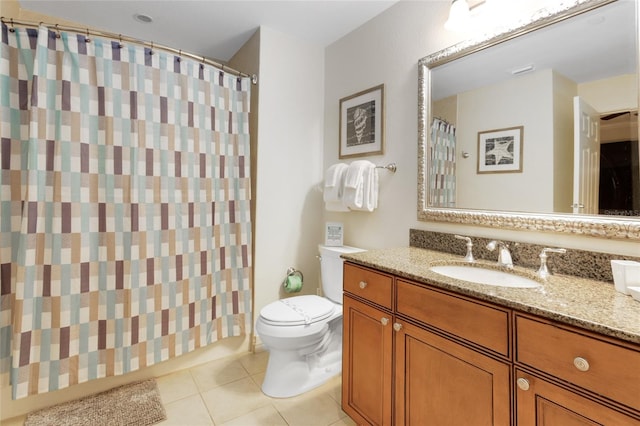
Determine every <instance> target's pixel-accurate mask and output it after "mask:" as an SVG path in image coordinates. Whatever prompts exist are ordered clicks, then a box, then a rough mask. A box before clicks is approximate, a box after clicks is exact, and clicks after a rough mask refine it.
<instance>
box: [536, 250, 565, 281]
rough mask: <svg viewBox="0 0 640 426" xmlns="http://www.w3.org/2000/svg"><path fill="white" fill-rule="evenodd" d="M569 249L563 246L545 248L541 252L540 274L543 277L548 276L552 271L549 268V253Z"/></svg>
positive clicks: (563, 251)
mask: <svg viewBox="0 0 640 426" xmlns="http://www.w3.org/2000/svg"><path fill="white" fill-rule="evenodd" d="M566 252H567V250H566V249H563V248H547V247H545V248H543V249H542V253H540V256H539V257H540V268H539V269H538V272H537V274H538V276H539V277H540V278H542V279H545V278H547V277H548V276H549V275H551V273H550V272H549V268H547V253H566Z"/></svg>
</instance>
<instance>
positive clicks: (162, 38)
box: [19, 0, 437, 62]
mask: <svg viewBox="0 0 640 426" xmlns="http://www.w3.org/2000/svg"><path fill="white" fill-rule="evenodd" d="M396 1H397V0H393V1H390V0H385V1H383V0H375V1H371V0H350V1H341V0H340V1H338V0H332V1H326V0H325V1H306V0H289V1H270V0H262V1H249V0H235V1H234V0H226V1H223V0H199V1H196V0H156V1H151V0H132V1H129V0H83V1H78V0H19V2H20V6H21V7H22V8H23V9H28V10H32V11H35V12H39V13H43V14H46V15H49V16H53V17H58V18H62V19H64V20H69V21H73V22H77V23H79V24H82V25H83V26H84V25H86V26H89V27H92V28H95V29H97V30H103V31H107V32H112V33H116V34H123V35H126V36H130V37H134V38H137V39H140V40H144V41H153V42H154V43H158V44H162V45H165V46H168V47H173V48H176V49H182V50H184V51H187V52H190V53H194V54H197V55H203V56H206V57H208V58H212V59H216V60H218V61H221V62H226V61H228V60H229V59H230V58H231V57H232V56H233V55H234V54H235V53H236V52H237V51H238V49H240V47H242V45H243V44H244V43H245V42H246V41H247V40H248V39H249V38H250V37H251V35H253V33H254V32H255V31H256V30H257V29H258V28H259V27H260V26H265V27H269V28H271V29H273V30H277V31H280V32H282V33H285V34H288V35H291V36H293V37H296V38H299V39H302V40H306V41H307V42H309V43H312V44H317V45H319V46H322V47H326V46H328V45H330V44H331V43H333V42H334V41H336V40H338V39H339V38H341V37H342V36H344V35H346V34H348V33H349V32H351V31H353V30H354V29H356V28H358V27H359V26H361V25H362V24H364V23H365V22H367V21H369V20H370V19H371V18H373V17H375V16H376V15H378V14H380V13H382V12H383V11H384V10H386V9H387V8H389V7H390V6H392V5H393V4H394V3H396ZM429 1H437V0H429ZM136 14H145V15H148V16H150V17H151V18H153V22H151V23H141V22H139V21H137V20H136V19H134V15H136Z"/></svg>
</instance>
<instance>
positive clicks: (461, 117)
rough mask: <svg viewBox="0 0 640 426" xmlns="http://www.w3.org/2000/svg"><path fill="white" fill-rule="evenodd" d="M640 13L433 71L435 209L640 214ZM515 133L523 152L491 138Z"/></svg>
mask: <svg viewBox="0 0 640 426" xmlns="http://www.w3.org/2000/svg"><path fill="white" fill-rule="evenodd" d="M636 16H637V11H636V2H635V1H633V0H619V1H616V2H613V3H611V4H607V5H604V6H602V7H599V8H597V9H594V10H592V11H589V12H585V13H583V14H580V15H578V16H575V17H571V18H569V19H566V20H564V21H561V22H559V23H556V24H553V25H550V26H547V27H544V28H541V29H538V30H535V31H532V32H529V33H528V34H525V35H522V36H519V37H517V38H514V39H512V40H509V41H506V42H503V43H500V44H497V45H495V46H492V47H490V48H488V49H484V50H480V51H478V52H475V53H473V54H470V55H467V56H463V57H461V58H458V59H456V60H454V61H451V62H447V63H444V64H442V65H438V66H436V67H433V68H430V79H431V90H430V93H431V110H430V122H429V124H428V125H430V128H429V129H427V130H426V131H425V132H426V133H428V140H429V142H428V149H427V150H425V154H426V155H428V156H429V158H428V161H427V163H428V168H427V180H428V184H425V187H426V190H427V191H428V192H429V196H428V197H427V198H426V200H427V203H428V207H437V208H457V209H474V210H476V209H477V210H491V211H512V212H531V213H581V214H600V215H621V216H640V166H639V164H640V153H639V151H638V70H637V64H638V47H637V29H636ZM577 99H579V101H578V100H577ZM578 102H580V103H581V104H585V105H590V107H592V108H593V111H592V113H591V115H589V114H588V113H587V112H585V110H583V109H578V108H576V107H575V105H577V103H578ZM585 108H588V107H585ZM515 127H521V128H522V132H521V134H522V136H521V140H520V141H519V143H520V144H521V147H522V152H519V153H518V152H516V150H517V148H518V147H517V146H516V145H515V142H516V141H513V143H510V140H509V139H502V140H500V139H499V138H498V137H496V138H495V140H492V139H490V140H489V141H487V140H486V138H485V139H482V140H481V136H480V135H486V134H487V132H492V131H494V130H499V129H509V128H515ZM581 129H582V131H583V133H584V134H586V137H587V138H591V141H590V142H589V143H590V144H591V145H589V144H587V142H584V141H581V139H580V137H581V136H580V130H581ZM489 134H493V133H489ZM496 135H500V133H499V132H498V133H496ZM583 137H584V135H583ZM510 161H521V167H520V168H518V167H509V162H510ZM481 166H484V168H483V167H481ZM501 166H504V167H501ZM479 170H494V171H495V172H493V173H486V172H485V173H479V172H478V171H479Z"/></svg>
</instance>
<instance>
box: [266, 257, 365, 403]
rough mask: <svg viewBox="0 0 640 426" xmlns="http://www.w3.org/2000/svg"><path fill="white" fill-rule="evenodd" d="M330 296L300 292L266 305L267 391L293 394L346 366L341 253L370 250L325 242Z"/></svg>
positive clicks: (326, 289) (323, 271)
mask: <svg viewBox="0 0 640 426" xmlns="http://www.w3.org/2000/svg"><path fill="white" fill-rule="evenodd" d="M319 251H320V272H321V278H322V290H323V293H324V295H325V297H320V296H315V295H302V296H294V297H289V298H286V299H281V300H278V301H275V302H272V303H270V304H268V305H267V306H265V307H264V308H262V309H261V310H260V316H259V317H258V320H257V321H256V333H257V334H258V336H259V337H260V340H261V341H262V343H263V344H264V346H265V347H266V348H267V349H268V350H269V363H268V364H267V371H266V374H265V378H264V381H263V382H262V392H264V393H265V394H266V395H268V396H271V397H274V398H288V397H292V396H295V395H299V394H301V393H304V392H306V391H308V390H310V389H313V388H315V387H318V386H320V385H321V384H323V383H325V382H326V381H327V380H329V379H330V378H332V377H334V376H336V375H338V374H340V372H341V371H342V264H343V262H344V261H343V259H342V258H340V255H342V254H346V253H357V252H362V251H365V250H362V249H358V248H355V247H348V246H338V247H329V246H324V245H320V246H319Z"/></svg>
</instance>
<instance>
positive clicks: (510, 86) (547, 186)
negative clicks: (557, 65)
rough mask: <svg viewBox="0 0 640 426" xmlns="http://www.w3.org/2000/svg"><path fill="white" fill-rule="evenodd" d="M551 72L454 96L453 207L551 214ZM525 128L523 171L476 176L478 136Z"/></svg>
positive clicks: (509, 80)
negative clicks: (455, 197)
mask: <svg viewBox="0 0 640 426" xmlns="http://www.w3.org/2000/svg"><path fill="white" fill-rule="evenodd" d="M552 75H553V72H552V71H551V70H541V71H537V72H535V73H530V74H526V75H521V76H518V77H516V78H513V79H508V80H506V81H503V82H501V83H497V84H492V85H489V86H485V87H482V88H479V89H476V90H470V91H467V92H464V93H460V94H459V95H458V118H457V121H456V123H457V124H458V125H457V127H456V136H457V138H456V139H457V142H456V150H457V151H458V153H462V152H468V153H469V154H470V156H469V158H461V157H460V156H458V159H457V164H456V179H457V185H456V187H457V204H456V205H457V206H458V207H460V208H470V207H473V208H476V209H482V210H508V209H509V206H513V205H517V206H518V207H519V208H520V209H521V210H522V211H530V212H552V211H553V162H552V161H549V160H550V158H552V156H553V108H552V105H553V81H552ZM517 126H522V127H523V137H522V170H521V171H520V172H515V173H488V174H478V173H477V169H478V132H485V131H490V130H496V129H504V128H508V127H517Z"/></svg>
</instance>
